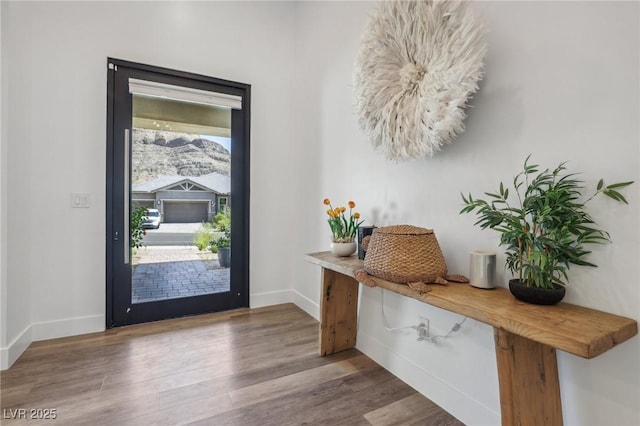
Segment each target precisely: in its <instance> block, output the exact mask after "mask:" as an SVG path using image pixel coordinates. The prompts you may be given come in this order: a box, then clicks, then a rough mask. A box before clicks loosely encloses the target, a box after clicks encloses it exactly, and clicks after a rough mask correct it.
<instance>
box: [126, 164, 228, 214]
mask: <svg viewBox="0 0 640 426" xmlns="http://www.w3.org/2000/svg"><path fill="white" fill-rule="evenodd" d="M227 206H231V177H230V176H228V175H223V174H220V173H209V174H207V175H202V176H197V177H196V176H159V177H158V178H156V179H154V180H151V181H147V182H142V183H137V184H134V185H132V187H131V208H132V209H135V208H137V207H147V208H156V209H158V210H159V211H160V215H161V217H162V220H161V222H162V223H195V222H208V221H211V220H213V217H214V216H215V214H216V213H217V212H218V211H220V210H221V209H224V208H225V207H227Z"/></svg>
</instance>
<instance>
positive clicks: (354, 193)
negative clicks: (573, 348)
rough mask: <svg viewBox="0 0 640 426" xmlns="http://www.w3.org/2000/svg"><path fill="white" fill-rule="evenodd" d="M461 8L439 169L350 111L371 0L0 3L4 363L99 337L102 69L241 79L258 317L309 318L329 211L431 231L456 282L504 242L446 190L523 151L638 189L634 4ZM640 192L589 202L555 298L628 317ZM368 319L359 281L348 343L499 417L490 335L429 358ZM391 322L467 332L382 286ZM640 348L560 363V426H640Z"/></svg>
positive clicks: (438, 393) (471, 417) (376, 302)
mask: <svg viewBox="0 0 640 426" xmlns="http://www.w3.org/2000/svg"><path fill="white" fill-rule="evenodd" d="M476 8H477V10H478V12H479V13H480V15H481V16H482V19H485V20H486V21H487V24H488V26H489V29H490V31H491V34H490V39H489V53H488V56H487V58H486V63H487V72H486V78H485V79H484V81H483V82H482V85H481V91H480V93H479V94H478V95H477V96H476V97H475V99H474V100H473V101H472V104H473V106H474V108H471V109H469V117H468V119H467V120H466V124H467V131H466V132H465V133H464V134H463V135H462V136H461V137H460V138H459V139H458V140H457V141H455V142H454V143H453V144H452V145H450V146H448V147H447V148H446V149H445V151H444V152H441V153H440V154H438V155H437V156H436V157H434V158H432V159H428V160H422V161H412V162H408V163H399V164H394V163H389V162H387V161H385V160H384V158H383V156H382V155H380V154H377V153H374V152H372V150H371V148H370V146H369V144H368V142H367V140H366V139H365V138H364V137H363V136H362V134H361V132H360V130H359V129H358V126H357V118H356V116H355V114H354V113H353V109H352V83H351V74H352V71H353V63H354V58H355V55H356V52H357V49H358V42H359V37H360V34H361V32H362V29H363V26H364V23H365V22H366V19H367V16H368V15H369V13H370V12H371V10H372V5H371V4H368V3H362V2H327V3H323V2H292V3H275V2H246V3H245V2H239V3H225V2H175V3H168V2H167V3H165V2H140V3H135V2H110V3H100V2H60V3H57V2H9V3H7V2H2V9H1V14H2V16H1V18H2V24H3V25H2V33H1V34H2V64H1V66H0V70H1V73H2V74H1V76H0V77H1V79H2V86H1V87H2V94H1V103H0V108H1V111H0V112H1V114H2V120H1V125H2V128H1V129H0V135H1V139H0V140H1V142H2V145H1V147H2V150H1V151H0V161H1V162H2V163H1V165H2V171H1V173H0V197H1V202H2V208H1V209H0V233H2V244H3V245H0V278H2V280H0V286H1V288H0V290H1V293H0V297H2V299H0V304H1V306H0V308H1V309H2V312H1V313H0V321H1V320H4V319H6V321H2V323H1V324H0V330H1V331H2V335H1V338H0V346H1V348H0V349H1V352H2V364H3V367H6V365H8V364H9V362H10V361H11V360H12V359H11V358H12V357H14V356H16V354H19V353H21V350H22V349H23V346H24V345H25V344H28V343H29V342H30V341H31V340H37V339H41V338H48V337H55V336H58V335H68V334H73V333H80V332H85V331H94V330H98V329H101V328H102V327H103V325H104V309H105V307H104V304H105V299H104V275H105V267H104V255H105V252H104V247H105V241H104V232H105V229H104V208H105V190H104V187H105V184H106V182H105V133H106V129H105V118H106V111H105V106H106V97H105V94H106V57H107V56H112V57H116V58H121V59H127V60H132V61H137V62H143V63H149V64H152V65H159V66H164V67H169V68H175V69H181V70H186V71H191V72H197V73H202V74H207V75H212V76H215V77H220V78H227V79H232V80H237V81H241V82H245V83H250V84H252V95H253V105H252V106H253V110H252V153H251V155H252V166H251V173H252V179H251V203H252V210H251V263H250V279H251V289H252V297H251V304H252V305H253V306H259V305H262V304H269V303H277V302H281V301H286V300H289V298H290V297H291V291H290V290H291V288H292V287H294V289H295V294H294V295H293V300H295V301H296V303H298V304H299V305H300V306H302V307H303V308H304V309H306V310H307V311H308V312H310V313H312V314H314V315H317V311H318V300H319V278H320V277H319V271H318V269H317V267H315V266H312V265H309V264H306V263H305V262H304V261H303V259H302V254H303V253H306V252H311V251H318V250H325V249H326V248H327V246H328V236H329V232H328V228H327V226H326V225H325V218H324V213H323V211H324V208H323V206H322V204H321V200H322V199H323V198H324V197H330V198H332V199H334V200H335V201H336V202H346V201H347V200H349V199H354V200H355V201H356V202H357V203H358V205H359V206H358V207H359V208H360V209H361V212H362V214H363V216H364V217H365V218H367V219H369V223H371V222H375V223H376V224H377V225H387V224H394V223H411V224H415V225H421V226H425V227H431V228H434V229H435V230H436V234H437V236H438V239H439V241H440V244H441V246H442V248H443V251H444V253H445V256H446V258H447V262H448V266H449V269H450V270H451V271H452V272H460V273H466V271H467V259H468V258H467V256H468V255H467V253H468V252H469V251H471V250H474V249H478V248H492V249H497V250H499V249H498V248H497V241H498V239H497V235H494V234H492V233H490V232H489V231H486V232H482V231H480V230H479V229H477V228H475V227H473V225H472V224H473V222H474V219H473V217H471V216H459V215H458V213H457V212H458V210H459V209H460V198H459V193H460V192H461V191H464V192H469V191H471V192H472V193H474V194H477V193H481V192H482V191H484V190H488V189H493V188H494V186H495V184H496V183H497V182H498V181H500V180H508V179H510V178H511V176H512V175H513V174H514V173H515V171H516V169H517V168H518V166H519V165H520V164H521V162H522V160H523V159H524V157H525V156H526V155H527V154H528V153H533V154H534V159H535V160H537V161H539V162H542V163H544V164H547V165H555V164H556V163H557V162H559V161H563V160H570V166H571V167H572V168H573V169H574V170H577V171H582V172H584V174H585V178H586V180H587V183H589V184H594V183H595V182H596V181H597V179H598V178H599V177H601V176H604V177H605V178H607V179H608V180H610V181H617V180H626V179H633V180H636V181H640V172H639V165H640V158H639V157H640V153H639V144H638V141H639V139H640V131H639V129H638V116H639V113H640V111H639V98H638V96H639V95H638V92H639V81H638V74H639V69H638V61H639V56H638V55H639V54H638V51H639V47H640V46H639V45H638V40H639V23H638V12H639V10H638V3H637V2H635V3H609V2H607V3H592V2H569V3H552V2H534V3H526V2H495V3H494V2H487V3H480V4H476ZM638 185H640V183H638V184H636V185H635V186H634V187H633V188H632V189H631V190H630V191H627V195H628V199H629V201H630V206H618V205H614V204H613V203H610V202H608V201H606V200H601V201H597V202H595V203H594V204H593V205H592V207H593V210H592V211H593V213H594V215H595V216H596V218H597V219H598V222H599V223H600V224H601V225H602V226H603V227H604V228H605V229H607V230H608V231H610V232H611V235H612V238H613V240H614V244H613V245H608V246H604V247H596V248H595V249H594V260H595V261H596V263H598V264H599V265H600V267H599V268H598V269H595V270H594V269H588V270H584V269H582V270H581V269H579V268H576V269H574V270H572V285H571V287H570V289H569V292H568V295H567V298H566V299H567V301H569V302H573V303H577V304H581V305H585V306H590V307H594V308H597V309H601V310H604V311H609V312H614V313H617V314H620V315H625V316H629V317H632V318H635V319H640V300H639V299H640V292H639V289H638V285H637V277H638V273H639V272H640V267H639V266H638V256H639V254H640V249H639V241H640V238H639V237H640V235H639V233H640V226H639V219H638V218H639V217H640V214H639V213H640V212H639V209H638V206H639V204H640V200H639V199H638V198H639V197H638V188H639V186H638ZM71 192H88V193H90V194H91V208H90V209H87V210H81V209H77V210H72V209H71V208H70V202H69V201H70V200H69V196H70V193H71ZM274 194H278V197H277V198H274V196H273V195H274ZM43 209H44V210H43ZM43 211H45V212H46V214H43V213H42V212H43ZM36 222H37V225H36ZM5 256H6V258H5ZM5 274H6V279H5V278H4V276H5ZM501 278H504V274H501ZM380 306H381V292H380V290H379V289H363V292H362V304H361V312H360V332H359V340H358V347H359V348H360V349H361V350H363V351H364V352H366V353H367V354H369V355H371V356H372V357H374V358H375V359H376V360H378V362H380V363H381V364H383V365H384V366H385V367H387V368H388V369H389V370H391V371H392V372H394V373H395V374H397V375H398V376H400V377H401V378H402V379H403V380H405V381H407V382H408V383H410V384H411V385H412V386H414V387H415V388H416V389H418V390H420V391H421V392H422V393H424V394H425V395H427V396H428V397H430V398H432V399H433V400H435V401H436V402H438V403H439V404H441V405H442V406H443V407H444V408H446V409H447V410H449V411H451V412H452V413H453V414H454V415H455V416H457V417H458V418H460V419H461V420H463V421H464V422H466V423H468V424H496V423H498V422H499V403H498V388H497V377H496V371H495V355H494V352H493V336H492V330H491V329H490V328H489V327H487V326H485V325H483V324H479V323H476V322H473V321H470V320H469V321H467V322H466V323H465V325H464V327H463V329H462V330H461V331H460V332H459V333H458V334H456V335H455V337H454V338H452V339H449V340H447V341H446V342H445V343H444V344H442V345H431V344H427V343H418V342H416V341H415V338H414V336H413V335H402V334H398V333H387V332H386V331H384V330H383V329H382V328H381V327H382V320H381V313H380ZM385 309H386V313H387V318H388V320H389V322H390V323H391V324H390V325H392V326H397V325H407V324H414V323H415V322H417V320H418V315H423V316H427V317H429V318H430V319H431V321H432V327H433V328H434V331H439V332H447V331H448V329H449V328H450V327H451V326H452V325H453V324H454V323H455V322H456V321H459V320H460V318H458V317H457V316H455V315H451V314H449V313H446V312H444V311H440V310H437V309H435V308H429V307H428V306H425V305H422V304H419V303H418V302H415V301H412V300H407V299H405V298H401V297H399V296H394V295H391V294H387V295H385ZM639 355H640V343H639V339H638V338H637V337H636V338H634V339H632V340H631V341H629V342H626V343H624V344H623V345H621V346H619V347H616V348H614V349H613V350H611V351H610V352H608V353H606V354H604V355H602V356H600V357H598V358H596V359H593V360H582V359H580V358H577V357H574V356H571V355H567V354H564V353H560V354H559V364H560V375H561V382H562V397H563V401H564V410H565V423H566V424H580V425H604V424H618V425H631V424H638V423H640V411H639V410H640V409H639V408H638V404H637V402H638V399H639V398H640V378H639V377H638V374H637V371H638V364H637V363H638V358H639Z"/></svg>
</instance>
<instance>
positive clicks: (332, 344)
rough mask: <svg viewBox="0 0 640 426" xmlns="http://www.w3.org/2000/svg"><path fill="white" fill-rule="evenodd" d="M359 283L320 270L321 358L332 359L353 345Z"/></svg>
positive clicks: (337, 273)
mask: <svg viewBox="0 0 640 426" xmlns="http://www.w3.org/2000/svg"><path fill="white" fill-rule="evenodd" d="M357 322H358V281H357V280H355V279H354V278H351V277H349V276H347V275H343V274H341V273H339V272H335V271H332V270H330V269H325V268H322V294H321V298H320V355H321V356H325V355H331V354H332V353H335V352H340V351H343V350H345V349H350V348H352V347H354V346H355V344H356V333H357V332H358V324H357Z"/></svg>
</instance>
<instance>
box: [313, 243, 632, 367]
mask: <svg viewBox="0 0 640 426" xmlns="http://www.w3.org/2000/svg"><path fill="white" fill-rule="evenodd" d="M305 259H306V260H307V261H309V262H311V263H314V264H317V265H319V266H321V267H323V268H325V269H329V270H332V271H335V272H338V273H341V274H343V275H347V276H350V277H352V278H353V277H354V272H355V271H357V270H359V269H362V268H363V263H364V262H363V261H362V260H360V259H358V258H357V257H356V256H350V257H337V256H334V255H332V254H331V253H330V252H318V253H310V254H307V255H305ZM372 278H373V281H374V282H375V283H376V285H377V286H379V287H382V288H384V289H387V290H389V291H393V292H394V293H398V294H402V295H404V296H407V297H411V298H413V299H416V300H419V301H421V302H423V303H427V304H429V305H433V306H436V307H439V308H442V309H446V310H448V311H451V312H455V313H457V314H460V315H464V316H466V317H469V318H473V319H475V320H477V321H480V322H483V323H485V324H489V325H491V326H493V327H495V328H499V329H503V330H506V331H509V332H511V333H513V334H517V335H519V336H523V337H526V338H528V339H531V340H533V341H536V342H540V343H543V344H546V345H548V346H551V347H554V348H557V349H560V350H563V351H566V352H569V353H572V354H574V355H577V356H580V357H583V358H594V357H596V356H598V355H600V354H602V353H604V352H606V351H608V350H609V349H611V348H612V347H614V346H616V345H618V344H620V343H622V342H624V341H626V340H628V339H630V338H632V337H633V336H635V335H636V334H638V323H637V322H636V321H635V320H633V319H631V318H625V317H621V316H618V315H614V314H610V313H606V312H602V311H598V310H595V309H590V308H585V307H582V306H577V305H572V304H569V303H564V302H560V303H558V304H557V305H552V306H539V305H532V304H529V303H524V302H521V301H519V300H517V299H515V298H514V297H513V296H512V295H511V293H510V292H509V290H508V289H506V288H502V287H497V288H494V289H490V290H487V289H479V288H476V287H473V286H471V285H469V284H458V283H451V284H449V285H447V286H442V285H430V287H431V291H429V292H427V293H419V292H417V291H414V290H412V289H410V288H409V287H408V286H406V285H404V284H397V283H392V282H389V281H385V280H382V279H379V278H375V277H372Z"/></svg>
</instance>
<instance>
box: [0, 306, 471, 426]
mask: <svg viewBox="0 0 640 426" xmlns="http://www.w3.org/2000/svg"><path fill="white" fill-rule="evenodd" d="M317 351H318V323H317V321H315V320H314V319H313V318H312V317H310V316H309V315H307V314H306V313H305V312H303V311H302V310H300V309H299V308H298V307H296V306H295V305H292V304H285V305H277V306H270V307H267V308H260V309H241V310H236V311H230V312H222V313H216V314H211V315H201V316H197V317H189V318H180V319H174V320H167V321H160V322H156V323H148V324H140V325H136V326H129V327H122V328H117V329H112V330H108V331H106V332H103V333H94V334H88V335H83V336H75V337H69V338H64V339H55V340H49V341H43V342H35V343H33V344H32V345H31V346H30V347H29V349H27V351H26V352H25V353H24V354H23V355H22V356H21V357H20V359H19V360H18V361H17V362H16V363H15V364H14V365H13V366H12V367H11V368H10V369H9V370H6V371H3V372H1V373H0V392H1V394H0V395H1V396H0V398H1V401H0V407H1V408H2V413H1V414H2V417H0V419H1V423H2V424H3V425H4V424H7V425H9V424H11V425H13V424H29V425H34V424H47V425H49V424H64V425H86V424H91V425H141V426H142V425H153V424H157V425H178V424H180V425H182V424H193V425H242V426H245V425H261V426H262V425H278V426H279V425H302V424H305V425H369V424H372V425H461V424H462V423H460V422H459V421H457V420H456V419H455V418H454V417H452V416H451V415H449V414H448V413H447V412H445V411H444V410H442V409H441V408H440V407H438V406H437V405H435V404H434V403H433V402H431V401H429V400H428V399H426V398H424V397H423V396H422V395H420V394H418V393H417V392H416V391H415V390H413V389H412V388H411V387H409V386H408V385H406V384H404V383H403V382H401V381H400V380H399V379H397V378H396V377H394V376H393V375H392V374H391V373H389V372H387V371H386V370H384V369H383V368H382V367H380V366H379V365H378V364H376V363H375V362H374V361H372V360H371V359H369V358H367V357H366V356H364V355H363V354H362V353H361V352H359V351H357V350H355V349H351V350H348V351H344V352H340V353H337V354H334V355H332V356H328V357H320V356H319V355H318V354H317ZM37 410H40V411H37ZM47 410H55V417H56V418H55V419H49V420H40V421H35V420H31V419H30V417H31V416H32V415H35V416H36V417H37V416H40V417H42V416H45V415H46V414H49V417H52V414H53V411H47ZM16 417H18V418H16ZM19 417H23V419H20V418H19ZM25 417H26V420H25Z"/></svg>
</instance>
